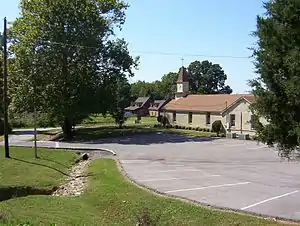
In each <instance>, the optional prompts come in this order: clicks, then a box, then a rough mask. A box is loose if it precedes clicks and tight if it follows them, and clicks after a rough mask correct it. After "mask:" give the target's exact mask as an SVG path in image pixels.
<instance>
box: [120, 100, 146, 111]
mask: <svg viewBox="0 0 300 226" xmlns="http://www.w3.org/2000/svg"><path fill="white" fill-rule="evenodd" d="M149 99H150V97H139V98H137V99H136V100H135V101H134V102H133V103H132V104H131V105H130V106H128V107H127V108H125V110H127V111H135V110H137V109H140V108H142V107H143V106H144V105H145V103H146V102H147V101H148V100H149ZM136 104H141V106H140V107H139V106H136Z"/></svg>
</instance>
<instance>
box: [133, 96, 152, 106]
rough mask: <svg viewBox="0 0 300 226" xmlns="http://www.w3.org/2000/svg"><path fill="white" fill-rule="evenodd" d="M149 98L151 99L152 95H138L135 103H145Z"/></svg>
mask: <svg viewBox="0 0 300 226" xmlns="http://www.w3.org/2000/svg"><path fill="white" fill-rule="evenodd" d="M149 99H150V97H138V98H137V99H136V100H135V103H142V104H145V103H146V102H147V101H148V100H149Z"/></svg>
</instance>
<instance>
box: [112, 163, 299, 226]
mask: <svg viewBox="0 0 300 226" xmlns="http://www.w3.org/2000/svg"><path fill="white" fill-rule="evenodd" d="M115 161H116V163H117V167H118V169H119V170H120V172H121V174H122V175H123V176H124V178H125V179H127V181H129V182H131V183H132V184H134V185H135V186H137V187H139V188H141V189H143V190H146V191H148V192H151V193H153V194H154V195H158V196H160V197H164V198H171V199H176V200H179V201H182V202H185V203H188V204H193V205H197V206H199V207H202V208H208V209H211V210H212V211H224V212H231V213H236V214H242V215H248V216H253V217H257V218H261V219H264V220H269V221H274V222H281V223H285V224H291V225H299V223H300V220H294V219H289V218H283V217H277V216H270V215H265V214H259V213H254V212H251V211H245V210H239V209H233V208H229V207H220V206H216V205H212V204H208V203H203V202H200V201H196V200H192V199H189V198H185V197H179V196H175V195H171V194H166V193H164V192H161V191H158V190H157V189H154V188H151V187H149V186H147V185H144V184H142V183H140V182H137V181H136V180H134V179H132V178H131V177H130V176H129V175H128V173H127V172H126V170H125V169H124V167H123V165H122V163H121V162H120V160H119V159H116V160H115Z"/></svg>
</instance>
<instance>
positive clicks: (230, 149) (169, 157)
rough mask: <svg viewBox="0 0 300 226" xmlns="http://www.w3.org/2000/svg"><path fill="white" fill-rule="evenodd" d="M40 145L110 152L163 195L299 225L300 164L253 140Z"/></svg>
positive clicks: (150, 137) (155, 137)
mask: <svg viewBox="0 0 300 226" xmlns="http://www.w3.org/2000/svg"><path fill="white" fill-rule="evenodd" d="M19 145H32V144H31V143H28V142H24V143H19ZM39 145H40V146H51V147H89V148H93V147H97V148H100V147H101V148H107V149H111V150H113V151H115V152H116V153H117V156H118V158H119V159H120V162H121V163H122V165H123V167H124V169H125V171H126V172H127V174H128V175H129V177H131V178H132V179H133V180H135V181H136V182H137V183H139V184H143V185H145V186H148V187H150V188H152V189H155V190H157V191H159V192H161V193H165V194H168V195H173V196H178V197H183V198H186V199H190V200H194V201H197V202H200V203H205V204H208V205H212V206H218V207H223V208H230V209H236V210H242V211H248V212H253V213H255V214H261V215H268V216H274V217H278V218H286V219H293V220H300V202H299V200H300V181H299V178H300V165H299V164H298V163H295V162H287V161H281V159H280V158H279V157H278V156H277V153H276V152H275V151H274V150H272V149H270V148H268V147H266V146H264V145H258V144H257V143H256V142H253V141H240V140H230V139H218V140H211V139H205V138H193V137H186V136H184V135H175V134H172V135H171V134H159V133H158V134H146V135H136V136H132V137H122V138H113V139H103V140H99V141H94V142H87V143H84V144H78V143H55V142H39Z"/></svg>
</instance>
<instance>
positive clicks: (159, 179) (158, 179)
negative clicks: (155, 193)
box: [139, 175, 221, 182]
mask: <svg viewBox="0 0 300 226" xmlns="http://www.w3.org/2000/svg"><path fill="white" fill-rule="evenodd" d="M220 176H221V175H208V176H206V177H220ZM185 179H201V178H200V177H194V178H191V177H189V178H176V177H174V178H153V179H145V180H139V181H140V182H151V181H168V180H185Z"/></svg>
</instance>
